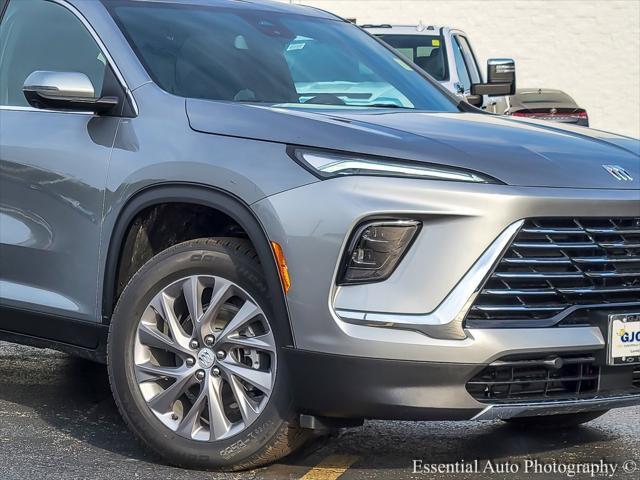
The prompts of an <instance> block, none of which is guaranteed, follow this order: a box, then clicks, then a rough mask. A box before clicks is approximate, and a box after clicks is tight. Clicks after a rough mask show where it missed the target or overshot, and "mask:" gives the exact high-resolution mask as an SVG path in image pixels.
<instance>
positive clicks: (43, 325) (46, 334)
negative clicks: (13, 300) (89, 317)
mask: <svg viewBox="0 0 640 480" xmlns="http://www.w3.org/2000/svg"><path fill="white" fill-rule="evenodd" d="M107 333H108V327H107V326H105V325H101V324H98V323H90V322H83V321H78V320H75V319H71V318H67V317H61V316H57V315H52V314H48V313H42V312H35V311H32V310H24V309H19V308H15V307H9V306H7V305H0V340H5V341H8V342H14V343H21V344H24V345H30V346H34V347H39V348H53V349H55V350H61V351H64V352H67V353H72V354H75V355H79V356H82V357H85V358H89V359H92V360H96V361H100V362H104V361H105V352H106V344H107Z"/></svg>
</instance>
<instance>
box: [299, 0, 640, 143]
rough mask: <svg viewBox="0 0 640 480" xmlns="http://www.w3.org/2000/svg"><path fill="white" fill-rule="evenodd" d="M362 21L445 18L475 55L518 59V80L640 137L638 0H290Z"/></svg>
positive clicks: (598, 122) (597, 123)
mask: <svg viewBox="0 0 640 480" xmlns="http://www.w3.org/2000/svg"><path fill="white" fill-rule="evenodd" d="M293 3H302V4H306V5H312V6H315V7H319V8H322V9H324V10H328V11H331V12H333V13H336V14H337V15H340V16H342V17H345V18H356V19H357V21H358V23H359V24H363V23H404V24H417V23H418V22H419V21H420V20H422V21H423V22H424V23H426V24H431V23H433V24H438V25H449V26H454V27H457V28H460V29H462V30H464V31H466V32H467V34H468V35H469V38H470V40H471V42H472V44H473V47H474V50H475V53H476V56H477V57H478V61H479V62H481V63H482V64H483V65H485V64H486V60H487V59H488V58H491V57H512V58H514V59H515V60H516V65H517V74H518V86H519V87H547V88H558V89H560V90H564V91H566V92H567V93H569V94H570V95H571V96H572V97H573V98H574V99H575V100H576V102H578V104H579V105H581V106H583V107H584V108H586V109H587V111H588V113H589V118H590V120H591V126H592V127H593V128H598V129H602V130H608V131H612V132H617V133H622V134H625V135H629V136H633V137H636V138H640V0H528V1H526V0H512V1H510V0H293Z"/></svg>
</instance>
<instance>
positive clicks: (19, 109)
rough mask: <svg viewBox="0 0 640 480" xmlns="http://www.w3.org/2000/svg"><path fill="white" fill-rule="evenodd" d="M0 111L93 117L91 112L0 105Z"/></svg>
mask: <svg viewBox="0 0 640 480" xmlns="http://www.w3.org/2000/svg"><path fill="white" fill-rule="evenodd" d="M0 110H7V111H10V112H11V111H14V112H44V113H66V114H73V115H95V113H93V112H80V111H73V110H48V109H46V108H33V107H19V106H12V105H0Z"/></svg>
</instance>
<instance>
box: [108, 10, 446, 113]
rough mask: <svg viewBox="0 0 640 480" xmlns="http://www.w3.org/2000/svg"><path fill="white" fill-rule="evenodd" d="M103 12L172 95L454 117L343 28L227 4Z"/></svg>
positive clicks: (402, 66)
mask: <svg viewBox="0 0 640 480" xmlns="http://www.w3.org/2000/svg"><path fill="white" fill-rule="evenodd" d="M104 4H105V5H106V6H107V8H109V9H110V11H111V12H112V14H113V16H114V18H115V19H116V22H117V23H118V24H119V26H120V28H121V29H122V31H123V32H124V34H125V36H126V37H127V39H128V40H129V42H130V43H131V45H132V47H133V49H134V50H135V52H136V53H137V55H138V57H139V58H140V60H141V61H142V63H143V64H144V65H145V67H146V69H147V71H148V72H149V74H150V75H151V77H152V78H153V79H154V81H155V82H156V83H157V84H158V85H159V86H160V87H161V88H163V89H164V90H166V91H168V92H170V93H173V94H175V95H179V96H183V97H193V98H205V99H210V100H223V101H232V102H252V103H268V104H277V105H280V106H285V107H287V106H296V105H298V106H299V105H302V104H306V103H308V104H313V105H333V106H341V107H399V108H419V109H424V110H436V111H457V109H456V107H455V105H454V104H453V103H452V102H451V100H450V99H449V98H448V97H446V96H445V95H444V94H442V93H441V92H440V91H439V90H438V89H437V88H436V87H435V86H434V85H432V84H431V83H430V82H429V81H427V80H425V79H424V77H422V76H421V75H420V74H419V73H418V72H416V71H415V70H413V68H412V67H411V66H410V65H408V64H407V63H406V62H404V61H403V60H402V59H401V58H400V57H398V56H396V55H394V54H393V53H392V52H390V51H389V50H388V49H387V48H385V47H384V46H382V45H380V44H379V43H378V42H376V41H374V40H373V39H372V38H370V37H369V35H367V34H366V33H364V32H362V31H361V30H360V29H358V28H357V27H355V26H353V25H351V24H349V23H346V22H341V21H335V20H328V19H322V18H316V17H310V16H305V15H295V14H289V13H281V12H274V11H268V10H260V9H259V8H257V7H254V8H247V7H246V6H245V5H241V4H238V6H234V4H232V3H229V4H228V6H205V5H192V4H180V5H175V4H169V3H162V2H131V1H127V0H109V1H104Z"/></svg>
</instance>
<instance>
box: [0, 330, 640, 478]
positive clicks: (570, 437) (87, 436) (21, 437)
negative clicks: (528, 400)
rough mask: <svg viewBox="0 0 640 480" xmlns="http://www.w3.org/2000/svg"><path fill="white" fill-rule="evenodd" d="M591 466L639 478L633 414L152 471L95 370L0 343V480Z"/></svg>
mask: <svg viewBox="0 0 640 480" xmlns="http://www.w3.org/2000/svg"><path fill="white" fill-rule="evenodd" d="M414 459H421V460H422V461H423V462H424V463H425V464H427V463H429V464H431V463H451V464H455V462H460V461H461V460H465V461H466V462H470V461H473V460H474V459H478V460H479V461H480V462H479V465H480V467H481V468H485V467H486V461H487V460H491V461H492V462H493V464H492V465H494V466H495V467H496V469H497V468H498V466H499V464H502V463H503V462H506V461H509V462H511V464H514V465H517V466H518V469H519V472H518V473H496V474H493V475H487V474H482V473H478V474H474V473H458V474H446V475H437V474H433V475H431V474H425V473H418V474H414V473H413V460H414ZM525 460H531V461H533V460H538V461H539V462H540V466H539V467H538V468H539V471H541V472H542V473H538V474H535V475H531V474H530V475H525V474H524V473H523V471H524V468H525V463H524V462H525ZM600 460H605V461H606V462H607V463H613V464H615V465H617V469H616V471H615V474H614V478H621V479H636V478H638V471H636V472H633V473H632V472H630V470H632V468H631V467H632V466H633V465H634V464H633V463H631V462H633V461H635V462H636V464H637V465H638V466H639V467H640V409H638V408H627V409H622V410H618V411H615V412H613V413H609V414H607V415H606V416H604V417H602V418H600V419H598V420H596V421H594V422H592V423H591V424H589V426H586V427H581V428H579V429H576V430H573V431H565V432H561V433H549V432H542V433H540V432H521V431H518V430H515V429H513V428H512V427H509V426H506V425H504V424H502V423H500V422H487V423H471V422H462V423H454V422H439V423H425V422H419V423H410V422H367V423H365V425H364V426H363V427H360V428H357V429H353V430H350V431H346V432H344V433H342V434H341V435H340V436H337V437H333V438H329V439H324V440H319V441H317V442H315V443H313V444H312V445H310V446H309V447H307V448H306V449H305V450H304V451H302V452H300V453H299V454H296V455H295V456H294V457H292V458H288V459H285V460H284V461H282V462H280V463H279V464H276V465H273V466H271V467H268V468H264V469H259V470H255V471H252V472H243V473H241V474H235V475H231V474H219V473H213V472H198V471H188V470H182V469H179V468H174V467H170V466H167V465H163V464H161V463H160V462H159V460H158V459H157V458H155V457H154V456H153V455H151V454H149V453H148V452H147V451H145V450H144V449H143V448H141V447H140V446H139V445H138V443H137V442H136V441H135V440H134V439H133V438H132V437H131V435H130V434H129V432H128V431H127V429H126V427H125V426H124V424H123V422H122V421H121V419H120V417H119V415H118V412H117V410H116V407H115V405H114V403H113V401H112V400H111V396H110V391H109V387H108V382H107V378H106V372H105V369H104V367H102V366H100V365H97V364H93V363H91V362H88V361H85V360H80V359H76V358H74V357H70V356H68V355H65V354H62V353H57V352H53V351H50V350H38V349H32V348H28V347H22V346H16V345H12V344H8V343H3V342H0V478H1V479H3V480H9V479H20V480H25V479H38V480H43V479H56V480H63V479H80V478H82V479H89V478H91V479H114V480H116V479H128V480H130V479H163V480H170V479H185V480H187V479H216V478H221V479H223V478H247V479H280V478H283V479H297V478H304V479H305V480H308V479H321V480H328V479H335V478H337V477H339V476H340V475H341V476H340V478H341V479H360V478H362V479H387V478H394V479H402V478H451V479H462V478H511V479H513V478H525V477H527V478H528V477H531V478H567V475H566V474H562V473H553V472H548V473H544V471H542V470H541V469H542V466H541V465H543V464H546V465H552V463H553V462H554V461H555V462H556V463H557V464H565V465H566V464H577V463H591V462H599V461H600ZM625 462H626V463H625ZM459 465H462V464H459ZM624 467H626V468H627V470H629V472H625V471H624V470H623V468H624ZM451 468H455V467H451ZM459 468H462V467H461V466H460V467H459ZM511 468H513V467H511ZM547 468H552V467H547ZM639 471H640V470H639ZM609 473H611V472H609ZM573 478H592V477H591V475H590V474H579V475H576V476H575V477H573ZM595 478H603V477H602V476H596V477H595Z"/></svg>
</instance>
